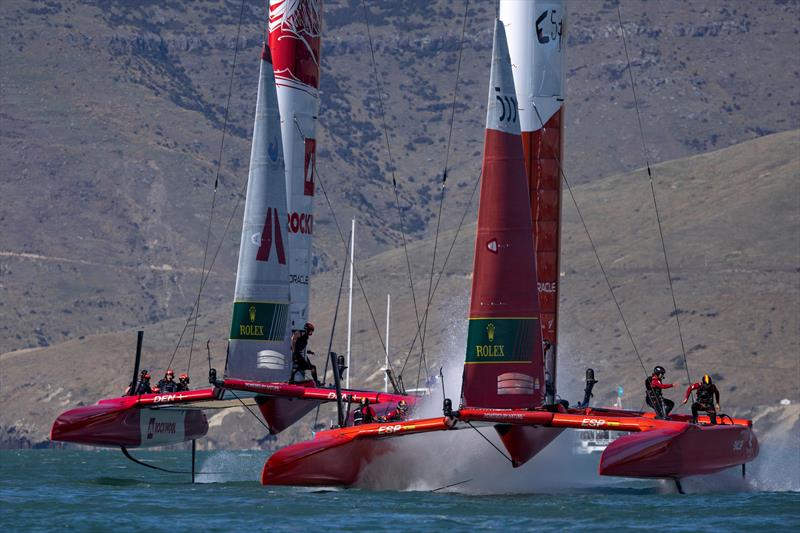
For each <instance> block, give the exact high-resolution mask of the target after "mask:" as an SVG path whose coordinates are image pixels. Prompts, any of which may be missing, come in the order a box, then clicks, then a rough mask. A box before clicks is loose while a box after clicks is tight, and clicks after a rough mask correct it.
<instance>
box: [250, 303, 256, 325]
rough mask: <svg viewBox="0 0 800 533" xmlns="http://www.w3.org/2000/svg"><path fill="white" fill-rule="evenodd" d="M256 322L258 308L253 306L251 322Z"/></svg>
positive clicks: (251, 307)
mask: <svg viewBox="0 0 800 533" xmlns="http://www.w3.org/2000/svg"><path fill="white" fill-rule="evenodd" d="M255 321H256V306H255V305H251V306H250V322H255Z"/></svg>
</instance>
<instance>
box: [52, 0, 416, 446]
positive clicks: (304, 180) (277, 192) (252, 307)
mask: <svg viewBox="0 0 800 533" xmlns="http://www.w3.org/2000/svg"><path fill="white" fill-rule="evenodd" d="M321 10H322V2H321V1H320V0H303V1H302V2H296V1H289V0H272V1H271V5H270V14H269V45H267V43H265V44H264V47H263V50H262V53H261V61H260V74H259V82H258V97H257V102H256V113H255V120H254V126H253V143H252V151H251V156H250V174H249V177H248V184H247V196H246V201H245V213H244V221H243V226H242V236H241V246H240V248H239V265H238V270H237V276H236V288H235V291H234V306H233V317H232V321H231V333H230V342H229V350H228V357H227V360H226V371H225V377H224V379H221V380H217V379H216V373H215V372H214V373H213V374H212V376H210V381H211V382H212V384H213V387H211V388H207V389H202V390H193V391H185V392H175V393H157V394H142V395H130V396H123V397H119V398H111V399H105V400H100V401H99V402H98V403H97V404H95V405H91V406H86V407H78V408H75V409H71V410H69V411H67V412H65V413H62V414H61V415H59V416H58V418H57V419H56V420H55V422H54V423H53V427H52V430H51V433H50V438H51V440H54V441H62V442H72V443H78V444H88V445H94V446H113V447H122V448H123V450H124V449H125V448H138V447H149V446H163V445H166V444H175V443H180V442H186V441H194V440H196V439H198V438H201V437H203V436H204V435H205V434H206V433H207V431H208V421H207V419H206V414H205V411H207V410H209V409H221V408H227V407H238V406H240V405H242V404H246V405H248V406H254V407H257V408H258V410H259V411H260V413H261V415H262V416H263V418H264V420H265V421H266V423H267V425H268V427H269V431H270V433H273V434H275V433H278V432H280V431H283V430H284V429H286V428H287V427H289V426H290V425H292V424H294V423H295V422H297V421H298V420H299V419H300V418H302V417H303V416H304V415H306V414H307V413H308V412H310V411H311V410H312V409H314V408H315V407H316V406H318V405H319V404H320V403H322V402H331V401H339V403H340V404H341V403H342V402H356V403H357V402H359V401H360V400H361V399H362V398H367V399H368V400H369V401H370V402H371V403H372V404H373V405H379V404H392V405H396V404H397V402H398V401H400V400H405V401H406V402H408V404H409V405H413V404H414V402H415V400H416V397H413V396H406V395H400V394H388V393H381V392H373V391H359V390H341V391H334V390H333V389H330V388H323V387H319V386H317V385H316V384H315V383H314V382H313V381H310V380H308V381H302V382H299V383H292V382H290V380H291V378H293V377H294V376H291V377H290V374H291V370H292V356H291V350H290V347H289V338H290V336H291V334H292V331H293V330H297V329H302V328H303V325H304V324H305V322H306V321H307V320H308V278H309V276H310V268H311V262H310V254H311V234H312V231H313V222H312V221H313V215H312V200H313V195H314V168H315V161H314V158H315V148H316V142H315V140H314V136H315V129H316V126H315V124H316V120H317V107H318V99H319V75H320V68H319V57H320V56H319V53H320V32H319V30H320V27H321V16H322V13H321ZM281 117H282V119H281ZM140 350H141V335H140V338H139V344H138V347H137V358H136V364H135V370H134V379H133V381H132V386H131V391H135V390H136V385H137V383H136V379H137V377H138V376H137V374H138V366H139V356H140ZM335 364H336V363H334V366H335ZM234 391H235V392H234ZM126 453H127V452H126Z"/></svg>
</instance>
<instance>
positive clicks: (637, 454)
mask: <svg viewBox="0 0 800 533" xmlns="http://www.w3.org/2000/svg"><path fill="white" fill-rule="evenodd" d="M499 15H500V19H501V20H505V21H506V24H504V23H503V22H502V21H501V20H496V21H495V28H494V42H493V55H492V66H491V76H490V84H489V98H488V108H487V116H486V131H485V140H484V157H483V171H482V178H481V179H482V183H481V193H480V209H479V213H478V227H477V233H476V238H475V257H474V265H473V278H472V279H473V282H472V295H471V301H470V308H469V327H468V334H467V349H466V357H465V361H464V378H463V385H462V387H463V388H462V393H461V405H460V406H459V408H458V409H457V410H453V409H452V407H451V406H450V403H449V400H446V401H445V406H444V413H443V416H441V417H434V418H427V419H420V420H408V421H405V422H399V423H384V424H366V425H361V426H355V427H343V428H339V429H332V430H329V431H323V432H320V433H318V434H317V435H316V437H315V438H314V439H313V440H311V441H306V442H300V443H297V444H294V445H291V446H288V447H286V448H283V449H281V450H280V451H278V452H277V453H275V454H273V455H272V456H271V457H270V458H269V459H268V460H267V462H266V464H265V465H264V469H263V472H262V477H261V481H262V483H264V484H273V485H345V486H347V485H353V484H356V483H358V481H359V477H360V475H361V473H362V472H363V470H364V468H365V467H366V465H368V464H369V463H370V462H371V461H372V460H374V459H376V458H377V457H379V456H383V455H385V454H390V453H392V452H393V450H395V447H396V446H401V445H402V439H401V438H400V437H403V436H405V435H411V434H419V433H428V432H434V431H453V430H458V429H463V428H470V427H472V426H473V425H484V426H493V427H494V428H495V429H496V430H497V433H498V435H499V437H500V440H501V442H502V443H503V445H504V446H505V448H506V449H507V451H508V452H509V454H510V456H511V459H512V462H513V464H514V466H520V465H522V464H524V463H525V462H527V461H528V460H530V459H531V458H532V457H534V456H536V454H538V453H539V452H540V451H541V450H542V449H544V448H545V447H546V446H547V445H548V444H549V443H550V442H551V441H552V440H553V439H554V438H555V437H557V436H558V435H559V434H560V432H562V431H564V430H565V429H568V428H571V429H581V428H593V429H608V430H611V431H624V432H629V433H630V434H629V435H625V436H623V437H620V438H619V439H617V440H615V441H614V442H613V443H611V444H610V445H609V446H608V447H607V448H606V450H605V452H604V453H603V456H602V458H601V462H600V469H599V470H600V474H602V475H611V476H625V477H641V478H672V479H675V480H676V481H677V480H679V479H680V478H683V477H687V476H692V475H700V474H709V473H713V472H717V471H720V470H723V469H726V468H729V467H733V466H738V465H744V464H745V463H747V462H749V461H752V460H753V459H754V458H755V457H756V456H757V455H758V441H757V439H756V437H755V434H754V433H753V431H752V423H751V422H750V421H749V420H743V419H731V418H725V420H724V421H722V423H721V424H718V425H708V421H709V420H708V418H707V417H700V420H699V423H691V420H690V417H689V416H682V415H673V417H672V418H671V419H668V420H664V419H658V418H657V417H656V416H655V415H653V414H649V413H643V412H638V411H625V410H621V409H601V408H590V407H583V408H569V407H568V406H567V405H565V404H564V403H565V402H564V403H562V402H557V401H556V393H555V392H556V391H555V373H556V350H557V302H558V285H557V283H558V272H559V268H558V266H559V265H558V264H559V242H560V218H561V217H560V212H561V209H560V199H561V194H560V183H561V180H560V172H561V171H560V165H561V161H562V150H561V147H562V125H563V118H562V113H563V110H562V104H563V90H562V89H563V80H564V57H563V54H564V52H563V45H564V39H563V35H564V33H563V32H564V20H565V11H564V2H563V0H543V1H532V2H512V1H501V2H500V11H499ZM506 29H508V34H509V36H508V38H507V37H506V33H507V31H506ZM509 49H510V50H509ZM512 65H513V67H512ZM515 82H516V84H515ZM697 450H700V451H699V452H697Z"/></svg>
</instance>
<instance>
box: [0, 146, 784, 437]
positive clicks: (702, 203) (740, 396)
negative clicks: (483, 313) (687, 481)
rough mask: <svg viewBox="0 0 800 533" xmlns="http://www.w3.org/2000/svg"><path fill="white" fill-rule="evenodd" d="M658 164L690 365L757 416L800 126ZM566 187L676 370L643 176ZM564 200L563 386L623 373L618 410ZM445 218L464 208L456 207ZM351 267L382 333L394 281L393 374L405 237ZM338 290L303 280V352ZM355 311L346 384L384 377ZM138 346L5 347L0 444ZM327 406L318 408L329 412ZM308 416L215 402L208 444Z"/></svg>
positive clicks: (202, 370)
mask: <svg viewBox="0 0 800 533" xmlns="http://www.w3.org/2000/svg"><path fill="white" fill-rule="evenodd" d="M653 176H654V179H655V187H656V191H657V194H658V201H659V206H660V209H661V215H662V220H663V224H664V233H665V239H666V245H667V249H668V250H669V254H670V261H671V266H672V272H673V282H674V286H675V295H676V299H677V302H678V306H679V309H680V318H681V324H682V327H683V335H684V340H685V343H686V348H687V352H688V362H689V368H690V370H691V372H692V375H693V376H694V377H696V376H698V375H699V374H701V373H703V372H710V373H711V374H712V375H714V377H715V378H716V381H717V383H718V384H719V386H720V390H721V392H722V400H723V406H724V410H725V411H726V412H728V413H731V414H737V413H738V414H749V415H754V414H758V413H759V412H760V410H761V407H760V406H763V405H776V404H777V403H778V402H779V401H780V400H781V399H783V398H789V399H790V400H791V401H792V403H794V404H797V403H798V402H800V393H798V389H797V387H796V378H797V376H798V375H800V358H799V356H798V354H800V131H797V130H796V131H790V132H785V133H779V134H774V135H769V136H765V137H761V138H758V139H756V140H753V141H748V142H745V143H741V144H738V145H735V146H732V147H729V148H725V149H722V150H718V151H715V152H710V153H707V154H702V155H698V156H693V157H689V158H685V159H680V160H676V161H670V162H666V163H661V164H658V165H655V166H654V167H653ZM574 193H575V197H576V199H577V202H578V204H579V206H580V208H581V211H582V213H583V216H584V218H585V220H586V222H587V224H588V226H589V229H590V232H591V234H592V237H593V239H594V241H595V243H596V244H597V246H598V249H599V254H600V257H601V259H602V261H603V263H604V266H605V267H606V270H607V272H608V273H609V276H610V279H611V282H612V284H613V286H614V290H615V292H616V294H617V296H618V298H619V300H620V302H621V305H622V309H623V311H624V313H625V316H626V318H627V320H628V322H629V324H630V326H631V330H632V333H633V335H634V338H635V341H636V343H637V346H638V347H639V350H640V352H641V354H642V357H643V359H644V363H645V365H646V366H648V367H650V366H653V365H654V364H656V363H660V364H663V365H664V366H666V367H667V368H668V369H669V377H670V378H671V379H674V380H676V381H677V382H679V383H681V384H685V381H686V378H685V371H684V369H683V362H682V359H683V358H682V355H681V352H680V347H679V342H678V338H677V332H676V328H675V318H674V316H672V315H673V313H672V303H671V299H670V296H669V292H668V288H667V279H666V275H665V272H664V268H663V258H662V255H661V245H660V241H659V240H658V231H657V228H656V222H655V215H654V211H653V207H652V199H651V197H650V189H649V185H648V182H647V178H646V174H645V173H644V172H643V171H641V170H638V171H635V172H632V173H624V174H617V175H613V176H610V177H607V178H604V179H601V180H596V181H593V182H591V183H586V184H582V185H579V186H576V187H575V188H574ZM565 194H566V193H565ZM565 200H566V204H565V208H564V228H563V252H562V258H563V259H562V270H563V277H562V282H561V288H562V292H561V315H560V316H561V333H560V339H561V354H560V369H561V373H560V384H559V387H560V389H559V390H560V393H561V395H562V396H563V397H565V398H568V399H570V400H571V401H575V400H576V399H577V398H578V396H579V394H580V392H581V390H582V384H581V382H580V378H581V376H582V374H583V369H584V368H585V367H586V366H593V367H594V368H595V369H596V372H597V374H598V378H599V379H600V383H599V384H598V386H597V388H596V393H597V394H596V401H597V402H600V403H602V402H608V401H610V399H611V396H612V394H613V391H614V390H615V389H616V387H617V386H618V385H621V386H623V387H624V389H625V391H626V395H625V401H626V402H627V403H628V406H630V407H637V408H638V407H639V402H640V401H641V398H640V397H641V381H642V378H643V373H642V369H641V367H640V366H639V363H638V361H637V359H636V357H635V355H634V354H633V352H632V349H631V346H630V341H629V340H628V338H627V336H626V335H625V333H624V330H623V329H622V326H621V322H620V320H619V316H618V314H617V311H616V308H615V307H614V305H613V303H612V301H611V299H610V296H609V293H608V289H607V287H606V285H605V282H604V281H603V279H602V276H601V274H600V271H599V269H598V267H597V264H596V260H595V258H594V255H593V254H592V251H591V248H590V247H589V244H588V240H587V238H586V234H585V233H584V231H583V227H582V226H580V225H579V223H578V220H577V215H576V211H575V208H574V206H573V205H572V204H571V202H570V200H569V199H568V197H565ZM475 207H476V206H475V205H473V206H472V208H471V209H470V211H469V213H468V215H467V224H466V225H465V226H464V228H463V229H462V230H461V232H460V235H459V238H458V239H457V240H456V242H455V246H454V247H453V252H452V255H451V257H450V260H449V262H448V264H447V266H446V268H445V274H444V276H443V277H442V281H441V283H440V285H439V288H438V290H437V292H436V294H435V297H434V299H433V304H432V310H431V315H430V321H429V324H428V328H427V331H428V334H427V337H426V355H427V358H428V363H429V364H428V370H429V371H431V372H435V371H437V370H438V367H439V366H440V365H448V364H451V366H454V367H457V366H458V364H459V362H460V361H461V360H463V353H464V346H465V329H466V326H465V324H466V320H465V316H466V308H467V302H468V297H469V294H468V291H469V272H470V271H471V264H472V248H473V238H474V229H475V228H474V217H475ZM452 216H453V217H458V216H459V214H457V213H455V210H454V214H453V215H452ZM456 222H457V221H456ZM453 236H454V230H450V231H447V232H445V233H443V234H442V235H441V238H440V243H439V253H438V255H437V257H438V260H437V267H436V270H437V271H438V270H439V269H441V267H442V258H443V254H444V252H443V250H444V251H446V250H447V249H448V248H449V246H450V244H451V242H452V241H453ZM432 249H433V242H432V240H430V239H428V240H421V241H416V242H414V243H412V244H411V245H410V246H409V255H410V258H411V262H412V265H413V269H414V281H415V290H416V294H417V300H418V302H420V303H421V302H423V301H424V300H425V296H424V295H426V294H427V287H428V285H427V284H428V274H429V271H430V261H431V257H432ZM340 253H341V252H340ZM357 266H358V271H359V273H360V275H361V277H362V280H363V283H364V287H365V289H366V292H367V295H368V297H369V300H370V304H371V305H372V308H373V310H374V311H375V314H376V321H377V323H378V324H379V325H380V329H381V330H383V327H384V323H385V295H386V294H387V293H391V295H392V302H393V307H392V308H393V311H392V333H391V341H390V342H391V344H390V345H391V347H392V350H391V353H392V360H393V365H394V366H395V368H396V369H398V370H399V368H400V367H401V366H402V360H403V359H404V358H405V356H406V354H407V353H408V349H409V344H410V340H411V339H412V338H413V336H414V333H415V319H414V312H413V307H412V305H411V295H410V289H409V283H408V277H407V273H406V269H405V258H404V254H403V250H402V249H393V250H390V251H387V252H384V253H381V254H378V255H376V256H373V257H369V258H365V259H357ZM338 286H339V273H338V272H329V273H326V274H320V275H318V276H316V277H315V278H314V279H313V282H312V291H313V293H312V298H313V311H312V313H313V316H314V321H315V322H316V324H317V336H316V337H315V339H314V344H315V346H314V348H316V350H317V351H318V352H320V353H321V352H323V351H324V347H325V346H326V345H327V339H328V335H329V332H330V326H331V322H332V316H333V310H334V307H335V298H336V293H337V290H338ZM354 308H355V310H356V313H355V318H354V326H355V327H354V330H355V332H356V336H355V342H354V350H353V371H354V374H353V385H354V386H365V387H366V386H369V387H378V386H381V385H382V376H381V374H380V371H379V367H380V365H381V364H382V361H383V357H382V353H381V345H380V342H379V341H378V338H377V334H376V332H375V328H374V327H373V325H372V320H371V319H370V317H369V315H368V313H367V310H366V305H365V303H364V301H363V298H362V297H361V296H360V295H358V293H357V297H356V299H355V303H354ZM344 309H346V307H344V306H343V308H342V312H344ZM229 313H230V304H229V303H226V304H224V305H219V306H216V307H213V308H211V309H209V310H208V312H206V313H204V314H203V316H202V319H201V321H200V324H199V327H198V341H197V343H196V348H197V349H196V350H195V352H194V354H193V360H192V363H191V368H192V369H193V370H192V376H193V378H194V382H195V385H196V386H201V385H202V382H203V381H204V378H205V374H206V370H207V367H208V362H207V358H206V354H205V350H204V347H203V346H202V345H203V344H204V343H205V340H206V339H207V338H212V339H213V347H214V357H213V362H212V364H213V365H214V366H216V367H217V368H221V367H222V366H223V364H224V360H223V353H224V337H225V335H226V333H227V328H228V324H229ZM344 317H345V315H344V314H341V315H340V321H339V323H338V325H337V334H336V336H335V338H334V350H335V351H338V352H340V353H341V352H343V351H344V346H345V338H344V323H345V322H344ZM183 323H184V319H173V320H168V321H162V322H158V323H156V324H152V325H148V326H145V328H144V329H145V331H146V334H145V349H144V354H145V355H144V365H145V366H147V367H148V368H150V369H151V370H152V371H155V372H161V371H163V369H164V368H165V366H166V365H167V362H168V360H169V357H170V354H171V353H172V351H173V349H174V347H175V343H176V341H177V338H178V334H179V333H180V330H181V328H182V326H183ZM134 345H135V333H134V329H128V330H124V331H119V332H115V333H108V334H101V335H90V336H86V337H85V338H80V339H75V340H70V341H67V342H63V343H59V344H57V345H54V346H49V347H43V348H35V349H26V350H17V351H9V352H6V353H3V354H2V355H0V376H2V389H0V405H2V409H1V410H0V442H2V445H4V446H27V445H39V444H45V445H46V439H47V433H48V430H49V426H50V424H51V423H52V420H53V419H54V418H55V416H56V415H57V414H58V413H59V412H60V411H62V410H64V409H67V408H69V407H71V406H75V405H80V404H87V403H91V402H93V401H95V400H96V399H98V398H101V397H107V396H111V395H115V394H118V393H119V392H121V391H122V390H123V389H124V387H125V384H126V382H127V380H128V379H129V373H130V366H131V364H132V353H133V348H134ZM418 361H419V351H418V349H416V350H414V351H413V352H412V354H411V357H410V358H409V364H408V366H407V367H406V369H405V371H404V372H403V376H404V379H405V382H406V385H407V386H412V384H414V383H415V382H416V379H417V375H418V371H419V370H418V369H419V367H418V364H417V363H418ZM187 365H188V358H187V353H186V350H181V351H179V352H178V356H177V358H176V360H175V365H174V366H175V367H176V368H177V369H180V370H183V369H185V368H186V367H187ZM424 373H425V371H424V370H423V371H422V372H421V374H422V375H423V376H424ZM447 392H448V394H449V395H451V396H457V394H458V391H457V389H456V385H455V382H453V381H451V382H450V383H448V388H447ZM675 395H676V396H677V393H676V394H675ZM321 416H322V420H323V421H327V419H328V416H329V414H328V411H326V410H323V413H322V415H321ZM309 423H310V419H308V418H307V419H306V420H305V422H304V423H302V424H299V425H297V426H295V427H293V428H291V429H290V430H289V431H288V432H286V433H285V434H282V435H281V436H279V438H278V440H277V441H274V442H273V441H270V440H268V439H265V435H264V434H263V430H262V428H261V426H260V425H258V424H257V423H256V422H255V421H254V420H252V418H250V415H249V414H247V413H243V412H240V411H239V410H231V411H229V412H226V413H222V414H217V415H215V417H214V418H213V419H212V426H213V429H212V431H211V433H210V438H209V439H207V440H206V441H204V445H206V446H236V447H259V446H261V447H272V446H276V445H282V444H285V443H287V442H290V441H292V440H294V439H297V438H298V437H301V436H307V435H308V424H309Z"/></svg>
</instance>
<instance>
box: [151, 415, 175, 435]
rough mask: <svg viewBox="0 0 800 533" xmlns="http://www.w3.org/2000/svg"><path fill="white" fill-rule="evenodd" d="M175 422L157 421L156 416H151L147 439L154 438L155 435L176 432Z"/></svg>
mask: <svg viewBox="0 0 800 533" xmlns="http://www.w3.org/2000/svg"><path fill="white" fill-rule="evenodd" d="M175 429H176V424H175V422H156V419H155V417H151V418H150V421H149V422H148V423H147V440H150V439H152V438H153V437H154V436H155V435H158V434H163V433H169V434H170V435H174V434H175Z"/></svg>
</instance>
